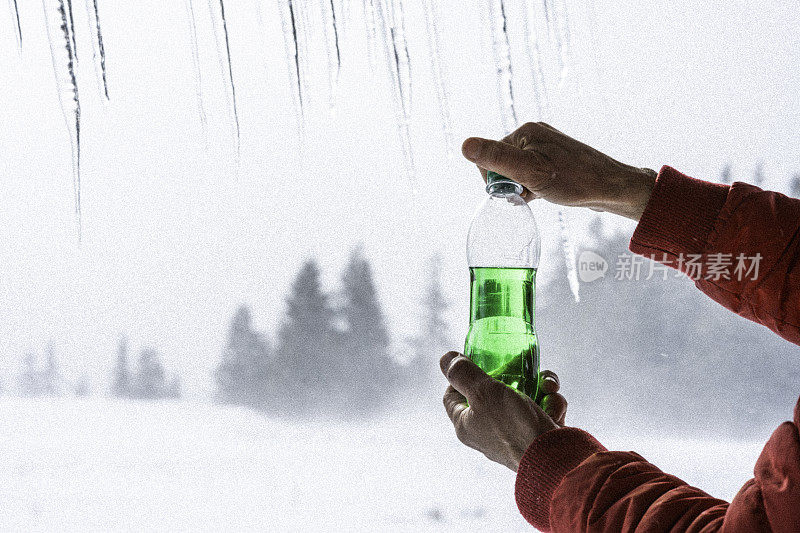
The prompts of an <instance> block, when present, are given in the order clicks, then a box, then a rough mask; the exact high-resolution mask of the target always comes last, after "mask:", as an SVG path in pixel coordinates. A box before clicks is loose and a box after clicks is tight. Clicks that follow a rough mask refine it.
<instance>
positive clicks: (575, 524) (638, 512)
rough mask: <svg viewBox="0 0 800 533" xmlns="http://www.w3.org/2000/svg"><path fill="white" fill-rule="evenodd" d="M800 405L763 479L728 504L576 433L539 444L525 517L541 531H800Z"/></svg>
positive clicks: (762, 466)
mask: <svg viewBox="0 0 800 533" xmlns="http://www.w3.org/2000/svg"><path fill="white" fill-rule="evenodd" d="M798 428H800V400H798V404H797V406H796V407H795V412H794V422H785V423H783V424H781V425H780V426H779V427H778V429H776V430H775V432H774V433H773V434H772V437H771V438H770V439H769V441H768V442H767V444H766V446H764V450H763V451H762V452H761V456H760V457H759V459H758V461H757V462H756V466H755V472H754V473H755V477H754V478H753V479H751V480H749V481H748V482H747V483H745V484H744V486H743V487H742V489H741V490H740V491H739V493H738V494H737V495H736V497H735V498H734V499H733V501H732V502H731V503H730V504H728V503H727V502H724V501H722V500H719V499H717V498H714V497H712V496H709V495H708V494H706V493H705V492H703V491H702V490H700V489H697V488H695V487H692V486H689V485H687V484H686V483H684V482H683V481H681V480H680V479H678V478H676V477H675V476H671V475H669V474H666V473H664V472H662V471H661V470H659V469H658V468H657V467H655V466H654V465H652V464H650V463H648V462H647V461H646V460H645V459H644V458H643V457H641V456H640V455H638V454H636V453H633V452H609V451H606V450H605V448H603V446H602V445H601V444H600V443H598V442H597V441H596V440H595V439H594V438H593V437H592V436H591V435H589V434H588V433H586V432H584V431H581V430H579V429H575V428H562V429H556V430H553V431H548V432H547V433H544V434H542V435H541V436H540V437H538V438H537V439H536V440H534V441H533V443H531V445H530V447H529V448H528V449H527V450H526V452H525V455H524V456H523V458H522V461H521V462H520V466H519V470H518V471H517V485H516V498H517V506H518V507H519V509H520V511H521V512H522V515H523V516H524V517H525V518H526V519H527V520H528V522H530V523H531V524H532V525H533V526H534V527H536V528H538V529H539V530H541V531H553V532H554V533H562V532H563V533H575V532H581V531H595V532H609V533H612V532H613V533H619V532H628V531H631V532H632V531H654V532H655V531H674V532H676V533H678V532H703V533H711V532H719V533H760V532H764V533H769V532H772V533H779V532H787V533H788V532H795V533H796V532H800V433H798Z"/></svg>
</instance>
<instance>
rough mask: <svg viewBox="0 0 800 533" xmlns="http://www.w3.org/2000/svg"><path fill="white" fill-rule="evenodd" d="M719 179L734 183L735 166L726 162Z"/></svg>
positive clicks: (723, 181)
mask: <svg viewBox="0 0 800 533" xmlns="http://www.w3.org/2000/svg"><path fill="white" fill-rule="evenodd" d="M719 181H721V182H722V183H725V184H727V185H730V184H731V183H733V167H732V166H731V164H730V163H725V165H723V167H722V171H721V172H720V174H719Z"/></svg>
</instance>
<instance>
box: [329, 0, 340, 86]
mask: <svg viewBox="0 0 800 533" xmlns="http://www.w3.org/2000/svg"><path fill="white" fill-rule="evenodd" d="M330 5H331V22H332V23H333V42H334V44H335V45H336V76H337V78H338V76H339V71H340V70H341V69H342V52H341V50H340V49H339V28H338V27H337V26H336V6H334V5H333V0H330Z"/></svg>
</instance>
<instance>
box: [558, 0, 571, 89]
mask: <svg viewBox="0 0 800 533" xmlns="http://www.w3.org/2000/svg"><path fill="white" fill-rule="evenodd" d="M558 6H559V8H558V9H559V11H560V13H559V16H558V20H557V31H558V34H559V41H560V43H561V46H560V48H559V52H560V54H561V72H560V73H559V80H558V82H559V85H563V84H564V81H565V80H566V78H567V75H568V74H569V67H570V63H571V62H572V59H571V56H572V35H571V32H570V29H569V7H568V6H567V0H561V1H560V2H558Z"/></svg>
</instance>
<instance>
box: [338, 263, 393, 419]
mask: <svg viewBox="0 0 800 533" xmlns="http://www.w3.org/2000/svg"><path fill="white" fill-rule="evenodd" d="M342 282H343V289H344V290H343V293H344V294H343V296H344V307H343V308H342V316H343V318H344V322H345V324H346V326H347V330H346V331H345V333H344V335H343V337H342V341H343V342H342V349H343V351H342V357H343V358H345V359H344V361H345V362H346V365H345V369H344V370H345V372H346V374H345V379H344V381H345V382H349V385H350V387H351V391H352V392H353V394H354V397H355V398H354V399H355V405H356V406H357V407H358V408H360V409H362V410H364V411H366V412H374V411H376V410H377V409H378V408H379V407H380V406H381V404H383V403H384V402H385V401H386V400H387V399H388V398H389V397H391V396H392V395H393V394H394V393H395V391H396V388H397V384H398V378H399V372H398V368H397V365H396V363H395V362H394V361H393V360H392V359H391V358H390V356H389V346H390V342H391V339H390V336H389V328H388V326H387V324H386V318H385V317H384V314H383V310H382V309H381V306H380V302H379V300H378V292H377V290H376V288H375V283H374V281H373V279H372V269H371V268H370V265H369V262H368V261H367V259H366V258H365V257H364V256H363V254H362V251H361V249H360V248H358V249H356V250H355V251H354V252H353V253H352V254H351V256H350V261H349V263H348V265H347V266H346V268H345V271H344V275H343V277H342Z"/></svg>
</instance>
